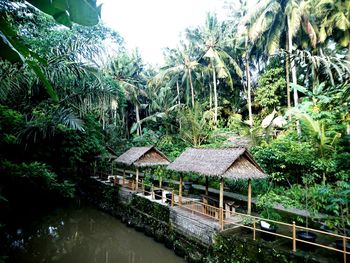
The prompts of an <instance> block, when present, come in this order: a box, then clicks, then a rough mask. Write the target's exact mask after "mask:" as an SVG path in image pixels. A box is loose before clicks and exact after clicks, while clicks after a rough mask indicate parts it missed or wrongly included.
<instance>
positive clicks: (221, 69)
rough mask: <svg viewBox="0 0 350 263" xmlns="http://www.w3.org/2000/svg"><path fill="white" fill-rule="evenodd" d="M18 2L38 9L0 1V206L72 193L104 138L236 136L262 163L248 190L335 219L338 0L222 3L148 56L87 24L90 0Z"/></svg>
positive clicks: (347, 163)
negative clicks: (222, 14)
mask: <svg viewBox="0 0 350 263" xmlns="http://www.w3.org/2000/svg"><path fill="white" fill-rule="evenodd" d="M29 2H30V3H32V4H33V5H34V6H36V7H38V8H39V9H41V11H40V10H38V9H37V8H35V7H33V6H32V5H28V4H26V2H23V1H18V2H17V1H0V25H1V27H0V34H1V35H0V36H1V40H0V42H1V45H0V46H1V53H0V57H1V58H0V78H1V81H0V206H1V209H2V210H4V209H7V210H12V209H15V208H19V207H23V206H25V205H28V204H33V202H38V203H41V204H44V203H45V202H47V203H50V202H52V200H57V196H60V197H61V198H63V199H64V200H65V199H67V198H72V197H73V196H74V187H75V184H76V182H77V181H78V179H80V178H84V177H88V176H90V175H91V174H92V171H93V169H95V168H96V167H94V163H95V160H103V157H104V156H107V155H108V151H107V149H113V150H114V151H115V152H116V153H117V154H119V153H122V152H123V151H124V150H125V149H127V148H128V147H130V146H132V145H134V146H141V145H149V144H153V145H156V146H157V147H158V148H159V149H160V150H162V151H164V152H165V153H166V154H167V155H168V156H169V157H170V158H171V159H175V158H176V157H177V156H179V154H180V153H181V152H182V151H183V150H184V149H185V148H186V147H191V146H192V147H229V146H246V147H250V150H251V152H252V153H253V155H254V156H255V158H256V160H257V161H258V163H259V164H260V165H261V166H262V167H263V169H264V170H265V171H266V173H268V174H269V175H270V177H269V179H268V180H267V181H262V182H261V181H260V182H254V185H253V187H254V189H255V190H254V193H255V194H256V195H259V196H260V198H262V199H263V200H266V198H267V199H268V200H270V201H271V200H272V201H276V202H278V203H281V204H283V205H286V206H292V207H299V208H306V209H308V210H310V211H312V212H313V213H327V214H329V215H330V217H329V218H328V222H327V223H328V226H329V227H335V228H337V229H338V231H339V232H340V231H342V232H343V231H345V232H346V228H349V224H350V216H349V207H348V202H349V199H350V184H349V177H350V114H349V103H350V83H349V79H350V78H349V76H350V11H349V10H350V1H348V0H345V1H344V0H332V1H326V0H322V1H314V0H307V1H305V0H303V1H301V0H286V1H275V0H261V1H259V3H258V5H257V6H256V9H255V11H254V12H248V6H247V3H246V2H245V1H243V0H242V1H240V4H239V5H237V4H228V5H226V6H225V8H226V11H227V13H228V14H229V16H228V19H227V20H225V21H219V20H218V18H217V16H216V15H215V14H208V16H207V19H206V21H203V25H202V26H198V27H191V28H188V29H186V30H185V33H184V37H183V39H180V40H179V44H178V47H177V48H168V49H166V51H165V53H164V58H165V61H166V64H165V65H163V66H162V67H161V68H154V67H152V66H150V65H146V64H145V63H144V62H143V61H142V58H141V56H140V54H138V53H137V52H134V53H132V54H130V53H128V52H127V51H126V49H125V47H124V43H123V39H122V37H121V36H120V35H119V34H118V33H117V32H114V31H113V30H111V29H109V28H106V27H105V26H104V25H103V24H101V23H100V24H98V23H97V21H98V13H99V7H96V3H95V1H92V0H91V1H77V2H83V3H89V8H87V9H86V10H85V7H84V8H82V11H81V13H79V14H76V13H75V11H74V8H75V6H72V5H69V8H71V9H72V10H69V12H68V13H67V12H63V13H64V14H66V15H67V14H71V17H67V16H66V15H65V16H62V12H60V11H62V10H60V8H63V7H60V8H58V9H57V7H55V8H56V9H55V8H54V7H53V6H50V8H49V7H48V6H46V7H43V6H42V5H41V4H40V3H39V2H40V1H29ZM69 2H75V1H69ZM15 3H16V4H15ZM49 5H51V4H49ZM52 5H53V4H52ZM82 5H83V4H82ZM67 8H68V7H67ZM79 8H80V7H79ZM63 10H65V9H63ZM44 12H45V13H44ZM51 15H52V16H51ZM53 17H54V18H55V19H54V18H53ZM96 19H97V20H96ZM66 26H69V27H66ZM107 45H108V46H110V45H112V46H113V48H109V47H107ZM111 50H113V51H111ZM98 165H99V166H100V167H99V169H107V166H108V167H109V165H108V164H107V163H106V162H103V161H99V162H98ZM158 173H162V172H159V171H158ZM162 176H169V177H170V176H172V177H176V174H170V173H164V172H163V173H162ZM192 179H193V180H199V181H200V180H201V179H200V178H199V177H195V176H193V178H192ZM211 183H212V186H214V187H215V185H216V184H217V182H215V181H214V180H213V182H211ZM227 185H228V186H229V187H230V188H231V190H233V191H236V192H241V193H242V192H244V191H246V190H245V189H246V182H227ZM43 197H45V198H43ZM264 198H265V199H264ZM4 211H5V210H4ZM5 214H6V213H1V216H3V215H5ZM0 219H3V218H0ZM342 219H345V220H342Z"/></svg>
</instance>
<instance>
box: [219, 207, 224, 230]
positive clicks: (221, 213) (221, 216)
mask: <svg viewBox="0 0 350 263" xmlns="http://www.w3.org/2000/svg"><path fill="white" fill-rule="evenodd" d="M220 227H221V230H224V209H223V208H222V207H220Z"/></svg>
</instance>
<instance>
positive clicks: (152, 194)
mask: <svg viewBox="0 0 350 263" xmlns="http://www.w3.org/2000/svg"><path fill="white" fill-rule="evenodd" d="M153 190H154V189H153V184H152V185H151V199H152V200H153V199H154V192H153Z"/></svg>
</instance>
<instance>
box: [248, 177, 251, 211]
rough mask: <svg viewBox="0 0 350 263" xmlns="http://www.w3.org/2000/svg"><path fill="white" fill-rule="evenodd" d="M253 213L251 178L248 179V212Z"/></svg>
mask: <svg viewBox="0 0 350 263" xmlns="http://www.w3.org/2000/svg"><path fill="white" fill-rule="evenodd" d="M251 213H252V182H251V179H248V212H247V214H248V215H250V214H251Z"/></svg>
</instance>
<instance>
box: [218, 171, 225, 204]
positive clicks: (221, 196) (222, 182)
mask: <svg viewBox="0 0 350 263" xmlns="http://www.w3.org/2000/svg"><path fill="white" fill-rule="evenodd" d="M219 207H220V208H223V207H224V178H223V177H221V181H220V204H219Z"/></svg>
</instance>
